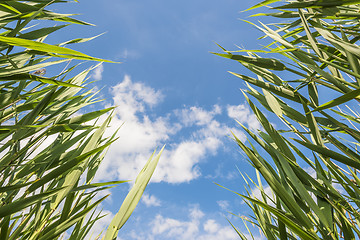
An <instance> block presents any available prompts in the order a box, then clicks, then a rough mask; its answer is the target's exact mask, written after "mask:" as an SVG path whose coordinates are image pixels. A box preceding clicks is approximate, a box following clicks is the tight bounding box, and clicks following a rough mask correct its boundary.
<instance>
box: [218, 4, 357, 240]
mask: <svg viewBox="0 0 360 240" xmlns="http://www.w3.org/2000/svg"><path fill="white" fill-rule="evenodd" d="M275 2H276V7H271V6H268V5H269V4H272V3H275ZM357 3H360V1H349V0H341V1H340V0H329V1H319V0H309V1H300V0H297V1H270V0H268V1H264V2H262V3H261V4H257V5H255V6H254V7H253V8H251V9H258V7H261V6H267V7H270V10H269V11H266V13H259V14H256V15H254V16H267V17H269V16H271V17H274V18H276V19H279V20H280V22H278V23H273V24H267V25H265V24H262V23H259V24H258V25H255V24H253V23H251V24H252V25H254V26H256V28H257V29H259V30H260V31H262V32H263V33H264V37H266V38H268V39H271V41H272V42H271V43H270V44H267V45H266V46H264V47H263V48H261V49H258V50H244V49H239V50H236V51H226V50H225V49H224V53H220V54H218V55H220V56H222V57H225V58H229V59H232V60H235V61H238V62H239V63H241V64H242V65H243V66H244V67H245V68H247V69H249V70H250V71H251V72H252V73H253V75H252V76H248V75H244V74H241V73H235V72H231V74H233V75H234V76H235V77H237V78H239V79H241V80H243V81H244V82H245V83H246V85H247V89H243V90H242V91H243V94H244V96H245V98H246V100H247V102H248V104H249V105H250V107H251V109H252V110H253V113H254V114H255V115H256V117H257V119H258V121H259V122H260V123H261V125H262V129H261V130H259V131H258V132H251V131H249V129H248V128H246V127H245V126H243V125H241V124H240V123H239V124H240V125H241V127H242V128H243V130H244V131H245V132H246V133H247V135H248V139H247V140H248V141H247V142H246V143H244V142H242V141H240V140H239V139H238V138H237V137H236V136H234V139H235V141H236V142H237V144H238V145H239V147H240V148H241V149H242V150H243V151H244V153H245V154H246V156H247V158H248V160H249V162H250V164H251V165H252V166H253V167H254V169H255V170H256V173H257V178H256V179H251V178H248V177H244V179H245V180H246V182H247V183H248V184H247V186H246V189H247V193H246V194H240V193H237V194H238V195H239V196H240V197H241V198H243V200H244V201H245V202H246V203H247V205H248V206H249V207H250V209H251V210H252V212H253V216H252V218H251V219H249V218H247V217H244V218H243V219H244V220H245V222H246V221H249V222H250V223H252V224H254V225H255V226H257V227H258V228H259V229H260V230H261V232H262V234H263V236H265V238H267V239H359V238H360V212H359V207H360V188H359V186H360V178H359V170H360V154H359V152H358V146H359V144H360V131H359V123H360V115H359V113H358V106H359V105H358V104H359V100H360V96H359V95H360V74H359V73H360V62H359V59H360V48H359V46H358V43H359V39H360V33H359V30H360V28H359V27H360V24H359V17H360V13H359V12H360V5H359V4H357ZM263 56H265V57H263ZM275 118H277V120H276V119H275ZM275 122H276V124H274V123H275ZM254 185H255V186H256V188H257V189H259V190H260V193H261V194H260V195H259V196H257V195H255V194H254V187H253V186H254ZM267 188H269V189H270V190H271V191H270V193H269V191H265V189H267ZM234 229H235V230H236V231H237V232H238V234H239V237H240V238H242V239H246V237H245V233H243V232H241V231H240V230H239V228H237V227H235V226H234ZM252 233H253V232H251V231H250V234H252ZM253 238H254V237H253Z"/></svg>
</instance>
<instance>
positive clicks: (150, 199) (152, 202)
mask: <svg viewBox="0 0 360 240" xmlns="http://www.w3.org/2000/svg"><path fill="white" fill-rule="evenodd" d="M141 201H142V202H143V203H144V204H145V205H146V206H147V207H152V206H153V207H159V206H161V201H160V200H159V199H158V198H157V197H155V196H154V195H149V194H143V195H142V197H141Z"/></svg>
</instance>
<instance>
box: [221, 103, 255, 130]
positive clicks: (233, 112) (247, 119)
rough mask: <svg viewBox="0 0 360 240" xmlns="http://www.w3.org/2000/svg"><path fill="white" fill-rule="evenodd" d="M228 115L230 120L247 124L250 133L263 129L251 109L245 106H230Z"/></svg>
mask: <svg viewBox="0 0 360 240" xmlns="http://www.w3.org/2000/svg"><path fill="white" fill-rule="evenodd" d="M227 113H228V116H229V117H230V118H233V119H235V120H237V121H239V122H240V123H246V124H247V125H248V127H249V129H250V131H256V130H258V129H260V128H261V125H260V123H259V121H258V120H257V119H256V116H255V115H254V114H253V113H251V111H250V109H249V107H248V106H246V105H244V104H241V105H228V106H227Z"/></svg>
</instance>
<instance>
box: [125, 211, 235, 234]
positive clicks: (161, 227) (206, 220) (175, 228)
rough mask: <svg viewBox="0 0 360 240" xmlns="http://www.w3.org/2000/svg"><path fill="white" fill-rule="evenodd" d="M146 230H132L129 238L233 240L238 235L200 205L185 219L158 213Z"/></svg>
mask: <svg viewBox="0 0 360 240" xmlns="http://www.w3.org/2000/svg"><path fill="white" fill-rule="evenodd" d="M145 229H146V230H142V231H141V230H140V231H132V232H131V233H130V234H129V236H127V237H129V239H148V240H155V239H156V240H162V239H173V240H177V239H179V240H180V239H188V240H218V239H222V240H230V239H231V240H232V239H237V238H238V235H237V234H236V232H235V231H234V229H233V228H232V227H231V226H230V225H229V224H227V223H220V222H219V221H218V220H216V219H215V218H213V217H210V216H208V215H207V214H205V213H204V212H203V211H201V210H200V208H199V207H198V206H195V207H194V206H193V207H191V208H190V209H189V212H188V214H187V216H186V217H185V219H177V218H171V217H168V216H164V215H161V214H158V215H156V217H155V218H154V220H152V221H151V222H150V223H149V225H148V228H145Z"/></svg>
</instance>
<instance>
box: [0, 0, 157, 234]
mask: <svg viewBox="0 0 360 240" xmlns="http://www.w3.org/2000/svg"><path fill="white" fill-rule="evenodd" d="M61 2H65V1H58V0H53V1H49V0H46V1H43V0H42V1H35V0H33V1H2V2H1V3H0V28H1V30H2V31H1V33H0V143H1V145H0V174H1V175H0V239H8V240H15V239H24V240H25V239H26V240H28V239H44V240H45V239H59V238H62V236H63V234H64V233H65V232H66V231H68V230H69V229H70V228H71V227H72V231H68V232H67V234H69V235H70V239H89V238H90V236H91V234H92V227H93V226H94V225H95V224H96V222H97V220H99V219H101V218H102V217H103V215H102V214H101V211H98V210H96V207H97V206H98V205H99V204H100V203H101V202H102V201H103V200H104V199H105V198H106V197H107V196H103V197H100V198H95V197H96V194H97V193H99V192H101V191H102V190H105V189H109V188H112V187H114V186H116V185H117V184H119V183H123V182H125V181H112V182H107V183H106V182H105V183H94V182H93V179H94V176H95V174H96V171H97V169H98V167H99V164H100V163H101V161H102V160H103V159H104V156H105V153H106V150H107V149H108V147H109V146H110V145H111V143H113V142H114V141H116V139H117V136H116V132H117V131H116V132H115V133H113V135H111V136H110V137H104V133H105V131H106V129H107V127H108V126H109V124H110V123H111V119H112V115H113V111H114V108H113V107H111V108H107V109H103V110H98V111H93V112H87V113H83V112H84V107H86V106H88V105H90V104H93V103H95V102H97V101H99V100H98V99H97V98H96V94H94V93H93V91H92V90H91V89H87V88H85V87H86V86H87V84H88V83H87V78H88V75H89V72H90V71H91V70H92V69H93V68H90V69H87V70H84V71H82V72H80V73H77V74H75V70H76V69H77V64H75V65H74V64H72V65H69V64H70V62H69V60H93V61H102V62H106V61H107V60H103V59H99V58H95V57H91V56H88V55H86V54H83V53H81V52H78V51H74V50H71V49H69V48H67V47H66V46H67V45H69V44H71V43H79V42H85V41H88V40H91V39H92V38H80V39H79V38H77V39H73V40H70V41H67V42H65V43H59V44H58V45H50V44H46V43H44V40H45V38H46V37H47V35H49V34H52V33H54V32H56V31H58V30H60V29H62V28H64V27H66V26H67V25H69V24H83V25H89V24H88V23H85V22H82V21H79V20H76V19H73V18H72V17H71V16H72V15H73V14H59V13H55V12H51V11H48V10H46V8H47V7H48V6H50V5H52V4H54V3H61ZM32 20H46V21H56V22H65V23H67V24H65V25H60V26H59V25H57V26H54V27H44V28H41V27H40V26H39V25H37V26H33V24H32ZM54 57H56V59H54ZM58 58H60V59H58ZM107 62H109V61H107ZM53 66H61V67H58V68H57V69H60V70H58V73H57V74H55V76H53V77H47V75H49V74H46V70H47V69H49V68H51V67H53ZM52 71H54V70H52ZM100 118H101V119H105V120H104V121H102V122H100V121H99V119H100ZM159 157H160V155H157V156H156V157H155V158H154V159H155V160H151V159H150V160H149V162H148V163H147V165H146V167H145V168H144V171H143V172H141V173H140V175H139V178H140V179H141V180H138V181H137V183H135V185H134V187H133V189H132V190H131V191H130V193H129V197H128V198H127V199H128V200H127V201H125V202H124V203H123V206H122V207H121V209H120V212H119V213H118V214H117V215H116V217H117V219H118V218H121V219H122V221H121V222H119V221H117V219H115V220H116V221H115V222H113V223H112V226H115V227H116V228H117V230H118V229H119V228H121V226H122V225H123V224H124V223H125V222H126V220H127V219H128V218H129V216H130V214H131V213H132V211H133V210H134V208H135V206H136V204H137V203H138V201H139V199H140V197H141V195H142V193H143V191H144V189H145V187H146V185H147V183H148V182H149V179H150V177H151V175H152V173H153V171H154V169H155V167H156V164H157V161H158V159H159ZM134 193H136V194H135V196H136V197H134ZM124 209H126V211H124ZM95 210H96V211H95ZM108 232H109V233H108V234H107V235H106V236H105V235H104V239H114V238H116V235H117V233H118V232H117V231H116V232H113V231H112V228H111V230H109V231H108ZM97 237H98V236H93V238H94V239H95V238H97Z"/></svg>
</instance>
